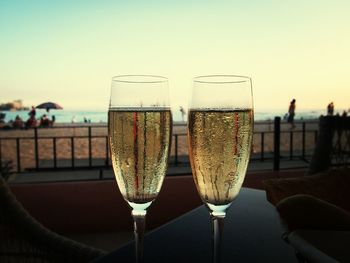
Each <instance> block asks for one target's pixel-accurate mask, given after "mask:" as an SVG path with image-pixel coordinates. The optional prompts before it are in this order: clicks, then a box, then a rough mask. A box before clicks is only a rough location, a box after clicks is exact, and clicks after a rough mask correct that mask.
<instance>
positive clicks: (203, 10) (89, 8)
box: [0, 0, 350, 110]
mask: <svg viewBox="0 0 350 263" xmlns="http://www.w3.org/2000/svg"><path fill="white" fill-rule="evenodd" d="M348 10H350V4H349V3H348V2H347V1H313V0H310V1H289V0H286V1H241V0H240V1H25V0H23V1H1V2H0V32H1V35H0V57H1V59H0V72H1V74H0V90H1V93H2V95H1V99H0V100H1V102H4V101H8V100H13V99H17V98H21V99H23V100H24V103H25V104H27V105H30V104H34V105H35V104H38V103H40V102H42V101H46V100H53V101H57V102H59V103H61V104H62V105H63V106H64V107H65V108H67V109H105V108H106V107H107V105H108V100H109V90H110V81H111V77H112V76H114V75H119V74H157V75H164V76H167V77H169V79H170V88H171V94H172V102H173V104H174V105H176V106H177V105H185V106H186V104H187V101H188V94H189V90H190V88H191V85H192V82H191V80H192V78H193V77H194V76H197V75H205V74H240V75H248V76H251V77H252V79H253V89H254V101H255V106H256V108H257V109H258V110H259V109H281V108H286V107H287V106H288V103H289V101H290V100H291V99H292V98H296V99H297V103H298V104H297V105H298V107H299V108H324V107H325V106H326V105H327V103H328V102H329V101H331V100H333V101H334V102H335V105H336V107H339V108H349V107H350V103H349V99H348V98H349V97H350V96H349V95H350V79H349V76H350V49H349V47H350V17H349V16H348V14H347V12H348Z"/></svg>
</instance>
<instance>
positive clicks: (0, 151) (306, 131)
mask: <svg viewBox="0 0 350 263" xmlns="http://www.w3.org/2000/svg"><path fill="white" fill-rule="evenodd" d="M317 123H318V121H314V122H312V121H311V122H310V121H307V122H303V121H301V122H300V121H299V122H297V123H296V124H297V125H298V126H299V127H301V129H300V128H299V129H298V128H296V129H288V128H286V127H285V125H288V124H286V123H284V122H283V123H281V119H280V118H279V117H276V118H275V120H274V121H269V122H259V123H256V124H255V127H256V128H257V127H259V126H261V125H265V128H266V127H268V128H267V129H262V130H259V129H256V131H255V132H254V139H255V140H254V147H253V153H252V155H251V161H253V162H256V161H258V162H267V161H269V162H271V164H272V166H271V169H274V170H279V169H280V168H281V167H280V163H281V160H301V161H302V162H304V164H305V166H307V163H308V159H309V157H310V156H311V153H312V151H313V148H314V146H315V143H316V140H317V136H318V127H317ZM309 124H312V126H313V127H314V128H308V127H307V126H308V125H309ZM272 126H273V129H272ZM282 126H283V127H284V128H282ZM101 128H103V129H105V134H97V135H96V134H95V135H94V134H93V130H94V129H101ZM53 129H74V131H75V130H76V129H82V130H85V134H83V135H79V134H78V135H77V134H73V135H62V136H60V135H56V134H55V135H52V136H40V134H39V132H40V131H42V130H45V131H47V130H51V131H52V130H53ZM106 130H107V127H106V125H94V126H86V125H81V126H73V127H72V126H67V127H64V126H57V127H51V128H34V129H32V131H33V133H32V136H30V135H29V136H28V133H29V132H26V136H6V137H0V159H10V160H11V161H12V163H13V164H14V171H15V172H17V173H21V172H27V171H40V170H62V169H77V168H79V169H92V168H96V169H97V168H110V166H111V163H110V156H109V146H108V136H107V134H106ZM6 132H7V133H8V132H11V131H6ZM73 133H75V132H73ZM80 133H84V132H82V131H80ZM310 135H311V138H313V139H312V142H310ZM281 136H285V137H286V136H287V137H286V138H289V139H287V140H289V141H288V142H286V139H284V141H283V147H281ZM297 136H299V144H301V145H299V146H296V142H295V141H296V140H295V138H296V137H297ZM300 136H301V138H300ZM185 137H186V133H174V134H173V143H172V148H173V149H172V154H171V156H170V163H169V165H173V166H180V165H189V160H188V154H187V150H186V151H184V150H183V148H184V147H182V149H180V148H181V147H180V146H179V144H180V142H182V144H184V143H186V138H185ZM307 139H308V142H307ZM44 140H45V141H46V144H47V141H48V140H49V141H51V145H52V147H49V148H50V149H51V151H52V158H48V157H47V155H48V153H47V152H44V153H45V155H46V157H45V158H43V157H42V156H41V154H40V145H42V142H43V141H44ZM78 140H84V141H87V145H86V144H84V145H83V147H87V149H85V151H86V152H87V156H86V157H87V158H81V157H79V156H77V150H79V149H81V147H82V146H78V145H77V143H76V142H77V141H78ZM96 140H100V141H104V143H101V142H100V145H99V152H100V154H99V155H100V156H99V157H98V158H97V157H95V156H93V155H94V154H93V142H94V141H96ZM9 141H11V142H12V146H7V147H5V145H4V144H5V143H6V142H7V143H8V142H9ZM28 141H30V142H32V144H33V145H32V146H31V148H33V152H32V153H29V157H28V156H26V158H24V156H23V155H24V154H26V153H25V152H23V151H22V146H23V144H26V147H27V148H30V147H29V146H28V145H29V144H30V143H28ZM58 141H60V142H62V141H66V145H65V150H63V151H64V152H65V153H64V158H62V153H61V155H60V156H58V152H59V150H60V149H59V147H60V145H59V143H58ZM267 141H268V142H267ZM67 142H69V143H68V144H67ZM13 143H14V145H13ZM271 144H273V147H272V148H271ZM68 145H69V146H68ZM5 148H6V149H9V148H10V149H11V151H10V152H12V154H10V153H7V152H6V153H5V152H4V149H5ZM67 148H70V149H69V151H68V149H67ZM102 148H104V149H103V150H101V149H102ZM185 148H186V149H187V147H185ZM254 148H258V149H257V150H256V151H254ZM6 149H5V150H6ZM26 150H27V151H29V152H30V150H28V149H26ZM46 151H49V150H48V149H46ZM102 151H103V152H104V154H102ZM60 152H62V149H61V151H60ZM27 155H28V154H27ZM28 158H29V159H31V160H30V162H29V164H28V160H27V161H26V164H25V165H24V159H28ZM68 160H70V161H68ZM45 161H46V164H43V162H45ZM78 163H80V164H78ZM0 169H1V162H0Z"/></svg>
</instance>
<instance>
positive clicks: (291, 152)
mask: <svg viewBox="0 0 350 263" xmlns="http://www.w3.org/2000/svg"><path fill="white" fill-rule="evenodd" d="M289 136H290V137H289V158H290V159H291V160H293V131H291V132H290V134H289Z"/></svg>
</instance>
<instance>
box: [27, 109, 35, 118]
mask: <svg viewBox="0 0 350 263" xmlns="http://www.w3.org/2000/svg"><path fill="white" fill-rule="evenodd" d="M28 115H29V116H30V117H34V118H35V115H36V111H35V108H34V106H32V109H31V110H30V112H29V113H28Z"/></svg>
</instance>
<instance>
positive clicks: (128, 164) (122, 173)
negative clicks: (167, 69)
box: [108, 75, 172, 262]
mask: <svg viewBox="0 0 350 263" xmlns="http://www.w3.org/2000/svg"><path fill="white" fill-rule="evenodd" d="M171 135H172V115H171V111H170V105H169V88H168V80H167V78H164V77H161V76H152V75H122V76H116V77H114V78H113V79H112V87H111V97H110V105H109V113H108V138H109V145H110V152H111V159H112V165H113V170H114V175H115V178H116V182H117V184H118V187H119V190H120V192H121V194H122V195H123V197H124V199H125V200H126V201H127V203H128V204H129V206H130V207H131V209H132V212H131V214H132V217H133V219H134V234H135V248H136V249H135V250H136V251H135V252H136V262H142V259H143V238H144V232H145V218H146V213H147V208H148V207H149V206H150V205H151V204H152V202H153V201H154V200H155V198H156V197H157V195H158V193H159V191H160V188H161V186H162V183H163V180H164V177H165V174H166V170H167V163H168V156H169V153H170V143H171Z"/></svg>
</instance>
